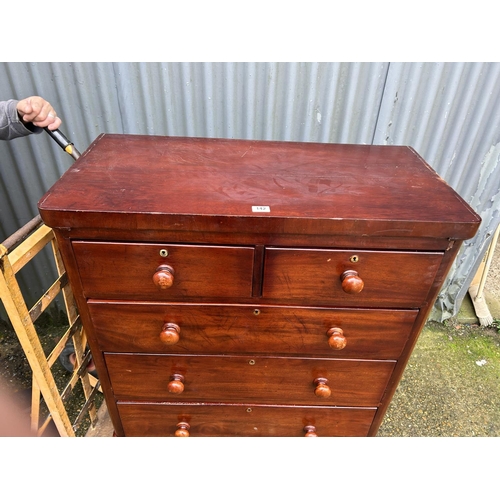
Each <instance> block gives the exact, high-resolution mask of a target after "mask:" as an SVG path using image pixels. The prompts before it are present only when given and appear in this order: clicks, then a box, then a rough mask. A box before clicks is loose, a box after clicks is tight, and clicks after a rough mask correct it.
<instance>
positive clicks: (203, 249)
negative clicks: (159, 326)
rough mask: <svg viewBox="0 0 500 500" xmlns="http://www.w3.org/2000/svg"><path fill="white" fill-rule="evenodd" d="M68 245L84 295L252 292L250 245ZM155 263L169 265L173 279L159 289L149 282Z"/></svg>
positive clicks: (166, 296)
mask: <svg viewBox="0 0 500 500" xmlns="http://www.w3.org/2000/svg"><path fill="white" fill-rule="evenodd" d="M73 249H74V252H75V256H76V260H77V262H78V267H79V271H80V277H81V280H82V284H83V288H84V291H85V295H86V297H92V298H106V299H115V298H116V299H125V298H128V299H131V298H135V299H138V300H175V299H179V298H185V297H204V298H207V297H211V298H221V297H250V296H251V294H252V272H253V259H254V250H253V248H250V247H215V246H196V245H157V244H135V243H98V242H82V241H75V242H73ZM161 251H166V252H168V255H167V256H166V257H163V256H162V255H161V254H160V252H161ZM162 253H163V254H164V253H165V252H162ZM160 265H167V266H170V267H171V268H172V269H173V270H174V274H173V284H172V285H171V286H170V287H169V288H166V289H163V290H162V289H160V288H159V287H157V286H156V285H155V284H154V282H153V276H154V274H155V273H156V271H157V269H158V267H159V266H160Z"/></svg>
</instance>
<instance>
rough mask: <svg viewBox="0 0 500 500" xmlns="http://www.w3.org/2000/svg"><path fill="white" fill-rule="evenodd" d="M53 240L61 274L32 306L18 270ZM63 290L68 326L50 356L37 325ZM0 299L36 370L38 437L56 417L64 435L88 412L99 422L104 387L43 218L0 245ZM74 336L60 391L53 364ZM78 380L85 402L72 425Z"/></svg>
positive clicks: (34, 401)
mask: <svg viewBox="0 0 500 500" xmlns="http://www.w3.org/2000/svg"><path fill="white" fill-rule="evenodd" d="M49 243H50V245H51V247H52V254H53V256H54V260H55V266H56V269H57V273H58V277H57V279H56V280H55V281H54V283H53V284H52V285H51V286H50V287H49V289H48V290H46V291H45V293H44V294H43V296H42V297H41V298H40V299H39V300H38V301H37V302H36V304H35V305H34V306H33V307H32V308H31V309H30V310H28V307H27V305H26V302H25V300H24V297H23V294H22V292H21V288H20V286H19V283H18V281H17V279H16V273H18V272H19V271H20V270H21V269H22V268H23V267H24V266H25V265H26V264H27V263H28V262H29V261H30V260H31V259H33V258H34V257H35V256H36V255H37V254H38V253H39V252H40V251H41V250H42V249H43V248H44V247H45V246H46V245H48V244H49ZM59 293H62V296H63V298H64V304H65V307H66V313H67V316H68V322H69V327H68V329H67V330H66V331H65V333H64V334H63V335H62V337H61V338H60V339H59V341H58V342H57V344H56V346H55V347H54V349H53V350H52V352H51V353H50V354H49V355H48V356H46V355H45V353H44V351H43V347H42V344H41V342H40V339H39V337H38V334H37V332H36V329H35V325H34V324H35V321H36V320H37V319H38V318H39V317H40V315H41V314H42V313H43V312H44V311H45V310H46V309H47V307H48V306H49V305H50V304H51V303H52V301H53V300H54V299H55V298H56V297H57V296H58V294H59ZM0 298H1V300H2V302H3V304H4V307H5V309H6V311H7V314H8V317H9V319H10V321H11V323H12V326H13V328H14V330H15V332H16V335H17V337H18V339H19V342H20V344H21V346H22V348H23V350H24V353H25V355H26V358H27V360H28V363H29V365H30V368H31V370H32V372H33V382H32V394H31V429H32V431H33V433H34V434H36V435H38V436H40V435H42V434H43V432H44V431H45V429H46V428H47V425H48V424H49V423H50V421H51V420H52V421H53V422H54V424H55V426H56V428H57V430H58V432H59V434H60V435H61V436H75V431H76V430H77V429H78V427H79V426H80V424H81V421H82V419H83V418H84V417H85V415H86V414H87V413H88V414H89V416H90V421H91V425H92V426H95V425H96V423H97V411H96V408H95V404H94V403H95V401H94V400H95V395H96V393H97V391H99V390H100V389H99V388H100V383H99V380H98V379H97V378H95V377H94V376H92V375H91V374H89V373H88V372H87V370H86V366H87V364H88V362H89V359H90V352H89V351H88V350H87V349H86V347H87V340H86V335H85V332H84V330H83V327H82V324H81V321H80V317H79V316H78V312H77V309H76V305H75V301H74V297H73V294H72V292H71V289H70V286H69V284H68V280H67V276H66V271H65V269H64V264H63V262H62V259H61V255H60V253H59V249H58V246H57V242H56V240H55V237H54V233H53V232H52V230H51V229H50V228H48V227H47V226H45V225H44V224H43V223H42V221H41V219H40V217H39V216H38V217H35V218H34V219H33V220H31V221H30V222H28V223H27V224H26V225H25V226H23V227H22V228H21V229H19V230H18V231H17V232H16V233H14V234H13V235H12V236H10V237H9V238H7V239H6V240H5V241H4V242H3V243H2V244H0ZM70 339H71V340H72V341H73V345H74V351H75V357H76V362H75V369H74V371H73V373H72V376H71V378H70V380H69V382H68V383H67V385H66V387H65V388H64V389H63V390H62V392H59V390H58V388H57V386H56V382H55V380H54V376H53V374H52V371H51V367H52V366H53V364H54V363H55V362H56V360H57V359H58V357H59V355H60V354H61V352H62V351H63V349H64V348H65V346H66V343H67V342H68V340H70ZM86 350H87V351H88V352H86ZM78 382H81V384H82V388H83V393H84V396H85V403H84V404H83V407H82V408H81V410H80V413H79V414H78V416H77V417H76V420H75V421H74V422H73V423H72V422H70V419H69V417H68V413H67V411H66V408H65V406H64V403H65V402H66V401H67V400H68V399H69V397H70V396H71V394H72V392H73V389H74V388H75V386H76V385H77V383H78ZM41 398H43V400H44V402H45V404H46V406H47V408H48V411H49V415H48V416H47V417H46V418H45V420H44V421H43V422H40V407H41V406H40V405H41Z"/></svg>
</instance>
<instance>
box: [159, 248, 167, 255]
mask: <svg viewBox="0 0 500 500" xmlns="http://www.w3.org/2000/svg"><path fill="white" fill-rule="evenodd" d="M160 256H161V257H168V250H167V249H165V248H162V249H161V250H160Z"/></svg>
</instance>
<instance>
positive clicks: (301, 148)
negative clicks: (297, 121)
mask: <svg viewBox="0 0 500 500" xmlns="http://www.w3.org/2000/svg"><path fill="white" fill-rule="evenodd" d="M39 210H40V213H41V215H42V218H43V220H44V222H45V223H46V224H47V225H49V226H50V227H53V228H58V229H64V228H72V230H73V231H75V230H84V229H88V228H93V229H95V230H110V231H136V232H137V231H138V232H140V231H184V232H185V231H187V232H197V233H203V232H212V233H213V232H216V233H219V234H220V233H256V234H263V233H266V234H275V235H279V234H300V235H303V236H305V235H327V234H330V235H331V234H335V235H353V234H356V235H359V236H364V237H368V238H370V237H394V238H412V237H413V238H431V239H432V238H439V239H456V240H463V239H468V238H470V237H471V236H473V234H474V233H475V231H476V230H477V226H478V224H479V221H480V219H479V217H478V216H477V215H476V214H475V213H474V212H473V211H472V210H471V209H470V208H469V207H468V205H467V204H466V203H465V202H464V201H463V200H462V199H461V198H460V196H458V195H457V194H456V193H455V192H454V190H453V189H451V188H450V187H449V186H448V185H447V184H446V183H445V182H443V181H442V180H441V179H440V178H439V176H438V175H437V174H436V173H435V172H434V171H433V170H432V169H431V168H430V167H429V166H428V165H427V164H426V163H425V161H424V160H423V159H422V158H421V157H420V156H419V155H418V154H417V153H416V152H415V151H414V150H413V149H411V148H409V147H403V146H369V145H344V144H320V143H297V142H273V141H251V140H232V139H203V138H184V137H160V136H139V135H110V134H102V135H100V136H99V137H97V139H96V140H95V141H94V142H93V143H92V145H91V146H90V147H89V148H88V150H87V151H86V152H85V153H84V154H83V155H82V156H81V157H80V159H79V160H77V161H76V163H75V164H74V165H73V166H71V167H70V168H69V169H68V171H67V172H66V173H65V174H64V175H63V176H62V177H61V179H60V180H59V181H58V182H56V184H55V185H54V186H53V187H52V188H51V189H50V190H49V191H48V192H47V193H46V195H45V196H44V197H43V198H42V199H41V200H40V203H39Z"/></svg>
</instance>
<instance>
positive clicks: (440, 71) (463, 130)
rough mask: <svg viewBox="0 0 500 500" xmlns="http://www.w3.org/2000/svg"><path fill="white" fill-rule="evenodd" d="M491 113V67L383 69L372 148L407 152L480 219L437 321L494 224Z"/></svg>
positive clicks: (495, 107)
mask: <svg viewBox="0 0 500 500" xmlns="http://www.w3.org/2000/svg"><path fill="white" fill-rule="evenodd" d="M499 116H500V64H499V63H391V65H390V68H389V73H388V76H387V84H386V86H385V90H384V97H383V99H382V103H381V108H380V115H379V121H378V123H377V127H376V130H375V135H374V143H376V144H402V145H407V146H412V147H413V148H415V150H416V151H418V153H419V154H420V155H422V157H423V158H424V159H425V160H426V161H427V162H428V163H429V164H430V165H431V166H432V167H433V168H434V169H435V170H436V171H437V172H438V173H439V174H440V175H441V176H442V177H443V178H444V179H445V181H447V182H448V184H450V185H451V186H452V187H453V188H454V189H456V190H457V192H458V193H459V194H460V195H461V196H462V197H463V198H464V199H465V200H466V201H467V202H468V203H469V204H470V205H471V206H472V208H473V209H474V210H476V211H477V212H478V213H479V215H480V216H481V217H482V219H483V222H482V225H481V227H480V229H479V231H478V234H477V235H476V236H475V237H474V238H473V239H471V240H469V241H467V242H465V243H464V246H463V248H462V251H461V252H460V254H459V257H458V259H457V260H456V262H455V264H454V267H453V269H452V270H451V271H450V273H449V275H448V278H447V280H446V282H445V284H444V285H443V288H442V290H441V293H440V294H439V297H438V300H437V301H436V304H435V307H434V309H433V311H432V314H431V317H432V318H433V319H436V320H439V321H443V320H445V319H447V318H449V317H451V316H454V315H456V314H457V313H458V310H459V308H460V305H461V302H462V299H463V297H464V296H465V294H466V293H467V290H468V287H469V285H470V282H471V281H472V279H473V277H474V275H475V273H476V271H477V268H478V267H479V264H480V262H481V260H482V258H483V256H484V253H485V252H486V250H487V247H488V245H489V242H490V239H491V237H492V234H493V233H494V231H495V228H496V227H497V225H498V224H499V223H500V199H499V191H500V168H498V162H499V155H498V147H499V143H500V120H499V118H498V117H499Z"/></svg>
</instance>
